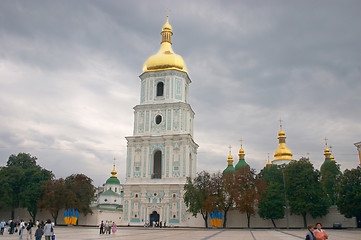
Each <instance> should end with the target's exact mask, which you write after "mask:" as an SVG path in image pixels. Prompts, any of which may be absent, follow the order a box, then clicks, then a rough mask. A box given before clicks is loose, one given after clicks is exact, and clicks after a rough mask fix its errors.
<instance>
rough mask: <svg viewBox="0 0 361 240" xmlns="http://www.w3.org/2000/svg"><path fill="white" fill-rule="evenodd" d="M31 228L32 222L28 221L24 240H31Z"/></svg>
mask: <svg viewBox="0 0 361 240" xmlns="http://www.w3.org/2000/svg"><path fill="white" fill-rule="evenodd" d="M33 227H34V223H33V220H31V219H30V220H29V222H28V226H26V230H27V235H26V240H29V239H30V240H31V239H33Z"/></svg>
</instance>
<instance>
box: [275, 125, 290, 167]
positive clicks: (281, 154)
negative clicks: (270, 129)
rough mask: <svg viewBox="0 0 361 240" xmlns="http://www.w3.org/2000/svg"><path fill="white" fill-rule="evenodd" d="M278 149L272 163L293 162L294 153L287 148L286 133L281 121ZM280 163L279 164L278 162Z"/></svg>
mask: <svg viewBox="0 0 361 240" xmlns="http://www.w3.org/2000/svg"><path fill="white" fill-rule="evenodd" d="M278 144H279V146H278V149H277V150H276V151H275V153H274V160H273V161H272V163H280V164H283V163H287V162H289V161H292V160H293V159H292V155H293V154H292V152H291V150H290V149H288V148H287V146H286V133H285V132H284V131H283V130H282V120H280V131H279V132H278ZM278 161H279V162H278Z"/></svg>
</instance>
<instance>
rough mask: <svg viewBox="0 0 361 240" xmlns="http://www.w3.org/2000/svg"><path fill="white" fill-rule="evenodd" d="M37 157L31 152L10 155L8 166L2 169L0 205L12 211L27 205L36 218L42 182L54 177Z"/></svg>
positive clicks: (0, 173)
mask: <svg viewBox="0 0 361 240" xmlns="http://www.w3.org/2000/svg"><path fill="white" fill-rule="evenodd" d="M36 159H37V158H36V157H32V156H31V155H30V154H29V153H19V154H18V155H14V154H12V155H10V157H9V160H8V161H7V165H6V167H2V168H1V170H0V182H2V183H3V186H2V189H1V197H0V206H2V207H3V208H5V209H9V210H10V211H11V215H12V218H13V217H14V210H15V208H18V207H25V208H26V209H27V210H28V212H29V214H30V216H31V217H32V218H33V220H35V216H36V214H37V211H38V208H37V201H38V199H40V198H41V190H40V188H41V186H42V184H43V183H44V182H45V181H46V180H48V179H51V178H52V177H53V174H52V173H51V172H50V171H48V170H46V169H43V168H41V167H40V166H38V165H36Z"/></svg>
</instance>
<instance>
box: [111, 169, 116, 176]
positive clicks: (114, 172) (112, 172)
mask: <svg viewBox="0 0 361 240" xmlns="http://www.w3.org/2000/svg"><path fill="white" fill-rule="evenodd" d="M110 173H111V174H112V177H115V175H117V171H115V168H114V169H113V171H111V172H110Z"/></svg>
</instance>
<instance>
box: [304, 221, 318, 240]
mask: <svg viewBox="0 0 361 240" xmlns="http://www.w3.org/2000/svg"><path fill="white" fill-rule="evenodd" d="M307 229H308V232H307V234H306V240H316V238H315V235H313V231H314V228H313V225H312V224H310V225H308V226H307Z"/></svg>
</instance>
